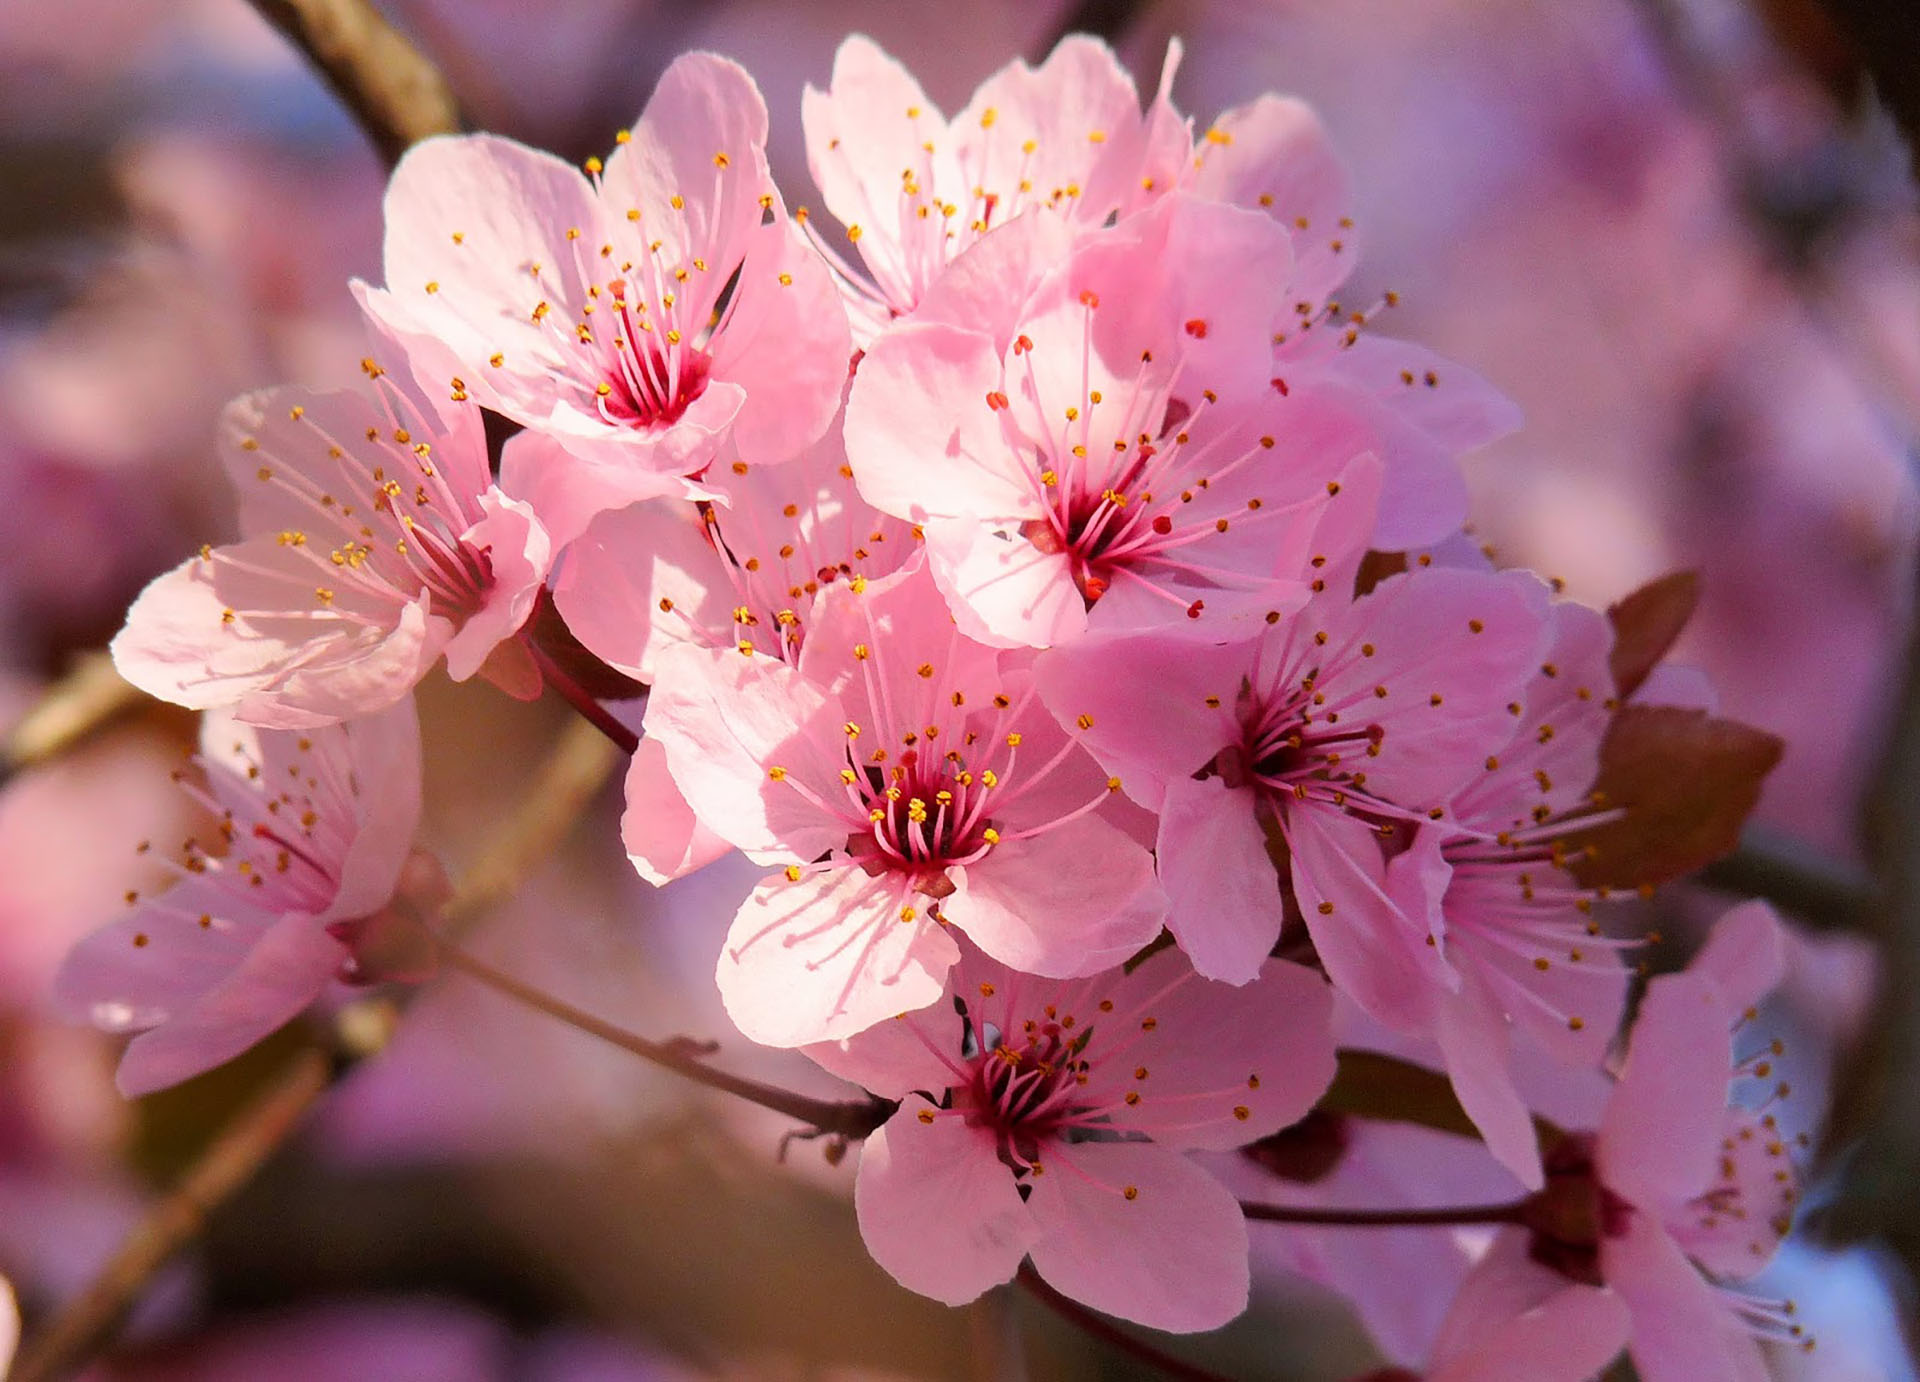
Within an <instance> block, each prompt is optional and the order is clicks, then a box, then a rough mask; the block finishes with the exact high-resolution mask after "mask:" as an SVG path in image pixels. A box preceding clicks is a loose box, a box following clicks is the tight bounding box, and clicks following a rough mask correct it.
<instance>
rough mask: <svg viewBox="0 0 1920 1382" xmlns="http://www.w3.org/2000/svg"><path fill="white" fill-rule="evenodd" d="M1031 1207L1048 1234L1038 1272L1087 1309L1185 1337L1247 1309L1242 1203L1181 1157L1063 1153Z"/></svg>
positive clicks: (1137, 1151) (1084, 1148) (1094, 1146)
mask: <svg viewBox="0 0 1920 1382" xmlns="http://www.w3.org/2000/svg"><path fill="white" fill-rule="evenodd" d="M1129 1190H1131V1191H1132V1194H1131V1196H1129V1194H1128V1191H1129ZM1027 1207H1028V1209H1029V1210H1030V1211H1031V1212H1032V1214H1033V1218H1034V1221H1035V1223H1036V1224H1037V1225H1038V1226H1039V1229H1040V1238H1039V1241H1037V1242H1035V1243H1034V1244H1033V1245H1032V1247H1031V1249H1030V1255H1031V1257H1032V1258H1033V1265H1034V1267H1035V1268H1036V1269H1037V1270H1038V1271H1039V1273H1040V1275H1041V1276H1043V1277H1045V1278H1046V1279H1047V1282H1048V1283H1049V1284H1050V1285H1052V1286H1053V1287H1054V1288H1055V1289H1056V1290H1058V1291H1060V1292H1062V1293H1063V1294H1065V1295H1068V1296H1071V1297H1073V1299H1075V1300H1077V1301H1079V1302H1081V1303H1082V1304H1084V1305H1090V1306H1092V1307H1093V1308H1094V1309H1096V1310H1099V1311H1102V1312H1104V1313H1106V1314H1109V1315H1114V1316H1117V1317H1119V1318H1121V1319H1125V1320H1132V1321H1134V1322H1135V1323H1137V1324H1144V1325H1147V1326H1148V1327H1150V1328H1153V1329H1165V1330H1170V1331H1173V1332H1175V1333H1192V1332H1196V1331H1199V1330H1204V1329H1217V1328H1219V1327H1220V1326H1221V1325H1223V1324H1225V1323H1226V1322H1227V1321H1228V1320H1231V1319H1233V1318H1234V1317H1235V1316H1236V1315H1238V1314H1239V1313H1240V1312H1241V1311H1243V1310H1245V1309H1246V1308H1247V1294H1248V1290H1249V1275H1248V1269H1247V1223H1246V1220H1245V1219H1244V1218H1243V1217H1242V1216H1241V1214H1240V1205H1239V1202H1238V1201H1236V1200H1235V1199H1234V1197H1233V1196H1232V1195H1231V1194H1229V1193H1228V1192H1227V1190H1226V1188H1225V1187H1224V1186H1222V1185H1221V1184H1220V1182H1219V1181H1217V1180H1215V1179H1214V1178H1213V1177H1212V1176H1210V1175H1208V1174H1207V1173H1206V1172H1205V1171H1203V1170H1201V1169H1200V1168H1199V1167H1198V1166H1195V1165H1194V1164H1193V1163H1192V1162H1191V1161H1188V1160H1187V1159H1186V1158H1185V1157H1183V1156H1181V1155H1180V1154H1179V1153H1178V1152H1173V1151H1169V1150H1168V1149H1167V1148H1165V1147H1156V1146H1154V1145H1152V1144H1151V1143H1145V1142H1088V1143H1081V1144H1079V1145H1076V1146H1073V1147H1071V1148H1069V1147H1065V1146H1062V1147H1057V1148H1055V1149H1053V1150H1052V1152H1051V1155H1050V1156H1049V1157H1048V1158H1047V1160H1046V1163H1045V1171H1044V1172H1043V1174H1041V1175H1040V1176H1038V1177H1036V1178H1035V1180H1034V1183H1033V1197H1032V1198H1031V1199H1030V1200H1029V1201H1028V1203H1027Z"/></svg>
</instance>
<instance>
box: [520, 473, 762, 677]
mask: <svg viewBox="0 0 1920 1382" xmlns="http://www.w3.org/2000/svg"><path fill="white" fill-rule="evenodd" d="M730 593H731V592H730V587H729V586H728V584H727V570H726V567H725V565H724V564H723V563H722V561H721V558H720V556H719V554H718V553H717V552H715V551H714V547H713V540H712V538H711V537H710V536H709V535H708V530H707V525H706V523H705V521H704V520H703V519H702V518H701V516H700V511H699V510H698V509H696V508H695V507H694V506H693V505H692V504H689V503H685V502H683V501H679V500H672V499H664V500H656V501H654V502H651V503H644V504H633V505H630V506H629V507H627V508H624V509H615V510H613V511H611V512H608V513H603V514H601V515H600V516H599V517H597V518H595V519H594V520H593V522H592V523H591V524H590V525H589V526H588V528H587V530H586V531H585V532H584V533H583V534H581V536H580V537H579V538H577V539H575V540H574V541H573V542H572V543H571V544H570V545H569V546H568V547H567V551H566V556H565V559H564V560H563V561H562V562H561V563H560V569H559V574H558V575H557V576H556V577H555V578H554V582H553V601H554V604H556V605H557V606H559V609H560V614H561V617H562V618H564V619H565V620H566V621H567V628H568V629H569V630H571V631H572V633H573V635H574V637H576V638H578V639H579V640H580V641H581V643H583V644H584V645H585V646H586V648H587V649H588V651H590V652H591V653H592V654H593V655H594V656H595V657H597V658H599V659H600V660H601V661H602V662H605V663H606V664H607V665H608V666H610V667H615V668H618V669H619V670H620V671H622V672H625V673H627V674H628V675H629V676H635V677H638V678H640V680H642V681H647V682H651V681H652V680H654V671H653V654H654V651H655V649H656V648H658V647H659V646H661V645H662V644H665V643H689V642H690V643H699V642H701V641H702V640H701V638H700V636H699V631H701V630H704V629H716V628H722V627H724V626H726V625H727V624H728V623H729V622H730V620H731V614H730V611H731V608H732V605H731V603H730V601H729V599H728V596H729V594H730ZM663 603H664V604H665V605H666V606H667V608H666V609H664V610H663V609H662V608H661V605H662V604H663Z"/></svg>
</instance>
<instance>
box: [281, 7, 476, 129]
mask: <svg viewBox="0 0 1920 1382" xmlns="http://www.w3.org/2000/svg"><path fill="white" fill-rule="evenodd" d="M253 7H254V8H255V9H256V10H258V11H259V12H260V14H261V15H262V16H263V17H264V18H265V19H266V21H267V22H268V23H269V24H271V25H273V27H274V28H276V29H278V30H279V31H280V32H281V33H283V34H285V35H286V36H287V38H288V39H289V40H291V41H292V43H293V44H294V46H295V47H297V48H299V49H300V51H301V52H303V53H305V54H306V55H307V60H308V61H310V62H311V63H312V64H313V65H314V66H315V67H316V68H318V69H319V70H320V74H321V75H322V76H324V77H325V78H326V79H327V84H328V85H329V86H331V87H332V88H333V90H334V94H335V95H337V96H339V98H340V100H341V102H342V104H344V105H345V106H346V107H347V109H348V110H350V111H352V112H353V115H354V118H355V119H356V120H358V121H359V122H360V125H361V128H363V129H364V130H366V132H367V137H368V138H369V139H371V140H372V141H373V145H374V147H375V148H376V149H378V150H379V151H380V156H381V157H382V158H383V159H385V160H386V162H387V165H388V166H389V167H391V166H393V165H394V164H395V163H397V162H399V161H400V155H401V154H403V153H405V152H406V151H407V147H408V146H409V145H411V144H417V143H418V142H419V141H421V140H422V139H425V138H427V137H428V136H429V135H435V134H451V133H453V132H455V131H457V130H458V129H459V128H460V111H459V107H458V106H457V105H455V103H454V99H453V92H452V91H451V90H450V89H448V86H447V82H446V78H444V77H442V76H441V75H440V70H439V69H438V68H437V67H435V66H434V65H433V64H432V63H431V62H429V61H427V59H426V58H425V57H423V56H422V55H421V53H420V51H419V49H417V48H415V47H414V46H413V45H412V44H411V43H409V42H408V41H407V40H406V39H405V38H404V37H402V36H401V34H400V33H399V31H398V30H396V29H395V28H394V27H393V26H392V25H391V24H389V23H387V21H386V20H385V19H384V18H382V17H381V15H380V12H379V11H378V10H377V9H375V8H374V7H373V5H372V4H371V3H370V0H253Z"/></svg>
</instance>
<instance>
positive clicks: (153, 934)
mask: <svg viewBox="0 0 1920 1382" xmlns="http://www.w3.org/2000/svg"><path fill="white" fill-rule="evenodd" d="M200 743H201V752H200V756H199V765H200V767H201V768H202V769H203V771H204V773H205V786H204V788H203V787H200V786H197V785H195V784H193V783H192V782H190V781H189V780H188V779H187V778H186V775H185V774H182V775H181V781H182V786H183V788H184V790H186V791H187V792H188V793H189V794H190V795H192V796H193V797H194V798H195V799H196V800H198V801H200V802H201V803H202V804H203V805H204V806H205V807H206V808H207V810H208V811H209V812H210V813H211V814H212V815H213V816H214V818H215V820H216V828H217V831H218V834H219V837H220V838H219V839H218V840H217V841H215V842H212V844H211V847H209V846H208V845H203V844H201V843H199V842H197V841H191V840H190V841H188V843H187V846H186V849H185V852H184V856H183V858H182V859H181V861H180V863H179V865H178V875H179V877H178V881H177V882H175V883H174V884H173V885H172V886H171V887H170V888H167V889H166V890H165V891H163V892H161V893H159V894H158V895H156V896H152V897H133V898H130V899H129V901H130V902H131V904H132V905H131V907H130V910H129V911H128V913H127V915H126V916H124V917H122V918H121V919H120V920H118V921H116V922H113V923H112V924H111V925H108V926H106V927H104V928H103V929H101V930H99V931H97V932H95V933H94V934H93V935H91V936H89V937H88V938H87V939H85V940H83V941H81V942H80V943H79V944H78V945H77V946H75V947H74V949H73V952H72V953H71V954H70V955H69V956H68V957H67V960H66V963H65V965H64V966H63V967H62V968H61V971H60V974H59V977H58V979H57V980H56V993H57V995H58V998H59V1001H60V1002H61V1004H62V1006H63V1007H65V1008H66V1010H67V1011H68V1012H70V1013H71V1014H72V1015H73V1016H74V1017H75V1018H76V1019H78V1020H81V1021H88V1022H92V1023H93V1024H94V1025H95V1026H98V1027H101V1028H103V1029H104V1030H107V1031H110V1032H137V1033H139V1035H138V1036H136V1037H135V1038H134V1039H133V1042H132V1043H131V1044H130V1045H129V1046H128V1047H127V1051H126V1055H125V1057H124V1058H123V1059H122V1061H121V1063H120V1072H119V1084H120V1088H121V1089H122V1090H123V1091H124V1092H126V1093H127V1094H128V1095H136V1094H144V1093H146V1092H148V1091H150V1090H154V1089H160V1088H163V1087H164V1086H166V1085H170V1084H174V1083H176V1082H178V1081H180V1080H183V1079H186V1078H187V1077H188V1076H190V1075H196V1074H198V1073H200V1072H201V1071H203V1070H208V1069H211V1068H212V1067H214V1066H216V1065H219V1064H220V1063H222V1062H223V1061H226V1060H229V1059H231V1058H232V1057H234V1056H236V1055H238V1054H240V1052H242V1051H244V1050H245V1049H246V1048H247V1047H249V1046H251V1045H253V1044H254V1043H255V1042H257V1041H259V1040H260V1039H261V1038H262V1037H264V1036H266V1035H267V1034H268V1033H270V1032H272V1031H274V1030H275V1029H276V1028H278V1027H280V1026H281V1025H283V1024H284V1023H286V1022H287V1021H289V1020H290V1019H291V1018H293V1017H294V1016H295V1015H296V1014H298V1013H299V1012H300V1010H301V1009H303V1008H305V1007H306V1006H307V1005H308V1004H309V1003H311V1002H313V1000H314V999H315V998H317V997H319V995H320V994H321V992H322V991H323V990H324V989H325V988H326V987H327V986H328V985H329V984H330V983H332V982H333V981H334V980H335V979H336V978H340V977H348V978H351V977H353V976H354V968H355V966H354V951H353V948H352V945H351V942H352V941H354V940H355V939H356V938H357V936H358V934H359V927H360V925H361V924H363V923H367V922H370V921H372V920H373V919H376V918H378V917H379V916H380V914H381V913H383V912H384V911H385V910H386V909H387V908H388V907H389V905H391V904H393V903H394V902H395V899H396V893H400V892H403V891H404V892H408V893H410V894H411V893H419V894H421V895H422V897H423V898H424V897H425V896H426V895H429V894H431V893H432V891H433V889H434V888H435V887H436V886H438V881H439V880H438V869H437V868H436V867H433V866H432V865H431V864H430V862H429V861H427V860H425V858H424V856H421V857H420V858H419V862H418V863H417V864H414V865H410V860H412V859H414V858H415V855H414V829H415V826H416V825H417V823H418V821H419V816H420V730H419V725H418V722H417V721H416V719H415V717H414V709H413V702H412V700H411V699H410V698H409V699H405V700H402V701H401V702H400V703H399V704H397V705H395V706H392V707H390V708H388V709H386V710H384V711H381V712H380V713H378V714H376V715H370V716H367V717H364V718H361V719H357V720H350V721H347V722H345V723H342V724H337V725H329V726H326V727H323V728H319V729H314V730H311V731H309V732H307V733H304V734H301V733H295V732H290V731H283V730H257V729H254V728H252V727H251V726H248V725H245V724H242V723H240V722H239V721H238V720H235V719H233V718H232V717H230V716H228V715H217V714H216V715H208V716H207V718H206V721H205V723H204V725H203V726H202V729H201V736H200ZM343 938H344V939H343Z"/></svg>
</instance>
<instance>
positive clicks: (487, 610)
mask: <svg viewBox="0 0 1920 1382" xmlns="http://www.w3.org/2000/svg"><path fill="white" fill-rule="evenodd" d="M479 504H480V509H481V511H482V512H483V514H484V515H485V516H484V517H483V518H481V519H480V521H479V522H477V523H475V524H474V525H473V526H472V527H470V528H468V529H467V530H466V532H464V533H462V534H461V542H462V544H463V545H464V546H466V547H467V548H468V549H469V550H471V551H475V552H484V553H486V556H487V561H488V565H489V568H490V569H491V571H492V572H493V585H492V586H491V587H490V588H489V589H488V591H487V599H486V603H485V604H484V605H482V606H481V607H480V609H479V610H477V611H476V612H475V613H474V614H472V615H471V616H470V617H469V618H468V619H467V621H466V622H465V623H464V624H462V625H461V626H460V631H459V632H458V633H456V634H455V635H454V636H453V637H452V638H450V639H448V640H447V646H446V655H447V675H448V676H449V677H451V678H453V680H455V681H465V680H466V679H467V678H468V677H470V676H472V675H473V674H474V673H475V672H477V671H479V670H480V665H481V664H482V663H483V662H485V661H486V660H487V657H488V655H489V654H490V653H492V652H493V650H494V648H495V646H496V645H498V644H500V643H502V642H504V641H505V640H507V639H509V638H511V637H513V636H514V635H515V634H516V633H518V632H519V631H520V626H521V625H522V624H524V623H526V622H527V616H528V615H530V614H532V613H533V602H534V599H535V597H537V596H538V595H539V594H540V586H541V583H542V582H543V581H545V580H546V578H547V565H548V562H549V561H550V560H551V558H552V555H553V553H552V547H551V545H550V544H549V543H548V541H547V533H546V530H545V529H544V528H542V527H541V526H540V520H539V519H537V518H535V517H534V516H533V510H532V509H530V508H528V507H527V506H526V505H525V504H523V503H521V502H519V501H518V500H516V499H509V498H507V496H506V495H504V494H502V493H501V492H500V491H499V490H497V489H493V488H491V487H489V488H488V489H487V490H486V491H485V492H484V493H482V494H481V495H480V498H479Z"/></svg>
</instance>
